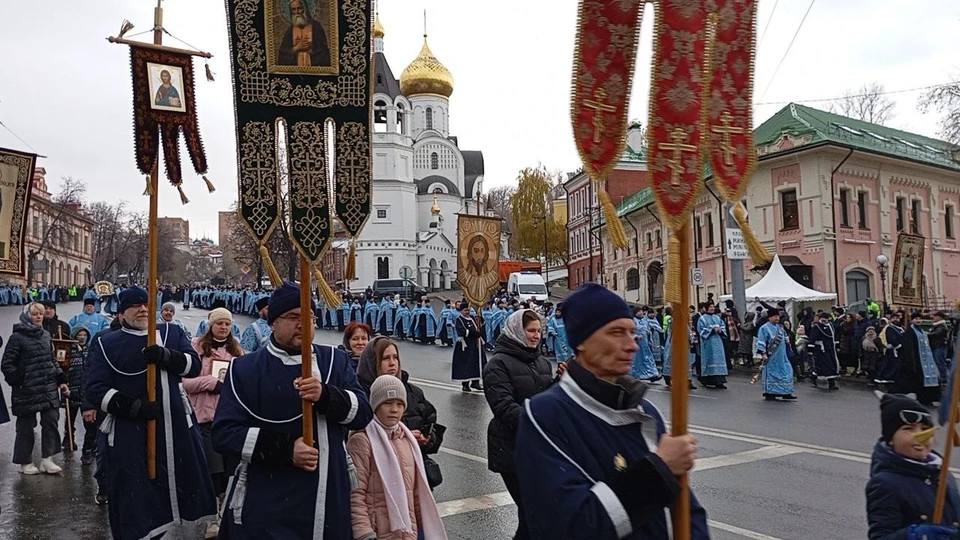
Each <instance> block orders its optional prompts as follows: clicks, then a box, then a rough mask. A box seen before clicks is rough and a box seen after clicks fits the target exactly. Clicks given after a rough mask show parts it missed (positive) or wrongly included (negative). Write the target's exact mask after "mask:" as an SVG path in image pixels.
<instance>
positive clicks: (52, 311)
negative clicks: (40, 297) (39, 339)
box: [41, 300, 70, 339]
mask: <svg viewBox="0 0 960 540" xmlns="http://www.w3.org/2000/svg"><path fill="white" fill-rule="evenodd" d="M41 304H43V329H44V330H46V331H47V332H49V333H50V337H51V338H53V339H70V325H69V324H67V323H65V322H63V321H61V320H60V319H59V318H58V317H57V303H56V302H54V301H53V300H44V301H43V302H41Z"/></svg>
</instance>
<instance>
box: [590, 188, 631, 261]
mask: <svg viewBox="0 0 960 540" xmlns="http://www.w3.org/2000/svg"><path fill="white" fill-rule="evenodd" d="M597 197H598V198H599V199H600V208H602V209H603V219H604V220H606V222H607V232H608V233H609V234H610V243H611V244H612V245H613V249H627V246H628V244H627V233H626V232H625V231H624V230H623V223H620V216H618V215H617V208H616V207H615V206H613V201H611V200H610V194H609V193H607V190H605V189H603V188H600V189H598V190H597Z"/></svg>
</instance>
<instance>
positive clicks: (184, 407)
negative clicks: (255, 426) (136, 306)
mask: <svg viewBox="0 0 960 540" xmlns="http://www.w3.org/2000/svg"><path fill="white" fill-rule="evenodd" d="M157 333H158V334H159V336H160V337H159V339H158V340H157V343H158V344H159V345H162V346H164V347H167V348H170V349H174V350H178V351H180V352H182V353H184V354H186V355H187V358H188V365H187V369H186V371H185V372H184V373H168V372H166V371H164V370H157V381H158V386H159V387H160V388H159V389H158V391H157V401H159V402H160V403H161V405H162V413H161V416H160V418H158V419H157V423H156V426H157V447H156V450H157V477H156V479H154V480H148V479H147V460H146V441H147V438H146V425H147V424H146V422H145V421H143V420H130V419H127V418H121V417H115V416H114V415H112V414H110V415H107V417H106V418H105V419H104V421H103V425H102V427H101V428H100V430H101V431H102V432H103V433H101V435H100V437H101V442H100V445H99V447H100V449H101V450H102V451H103V452H104V459H105V461H106V464H107V466H106V467H105V471H106V476H107V482H106V483H107V485H109V486H110V488H109V497H110V505H109V513H110V529H111V531H112V532H113V537H114V538H116V539H122V540H126V539H133V538H144V537H153V536H156V535H159V534H160V533H162V532H164V531H166V530H169V529H171V528H174V527H176V526H178V525H180V524H181V523H184V522H186V523H189V522H195V521H197V520H201V519H208V518H213V517H215V516H216V513H217V503H216V493H215V492H214V490H213V484H212V483H211V482H210V475H209V473H208V472H207V460H206V457H205V456H204V451H203V441H202V440H201V437H200V428H199V426H198V425H197V419H196V416H195V415H194V414H193V410H192V408H191V407H190V401H189V400H188V399H187V395H186V392H184V390H183V387H182V386H181V384H180V380H181V377H186V378H192V377H196V376H198V375H199V374H200V369H201V367H202V364H201V362H200V358H199V357H198V356H197V353H196V351H195V350H194V349H193V346H192V345H191V344H190V340H189V339H187V336H186V334H184V333H183V331H182V330H181V329H180V327H178V326H176V325H172V324H159V325H157ZM146 345H147V336H146V332H145V331H140V332H138V331H136V330H130V329H127V328H124V329H122V330H117V331H113V332H107V333H104V334H101V335H100V337H99V338H97V339H95V340H94V341H93V343H92V345H91V347H90V356H89V358H88V362H89V367H88V370H87V374H86V375H87V381H86V386H85V389H84V393H85V395H84V397H85V399H86V401H87V402H89V403H92V404H95V405H98V406H99V408H100V414H106V413H107V409H108V406H109V404H110V402H111V400H112V399H114V396H115V394H116V393H117V392H121V393H123V394H126V395H128V396H130V397H133V398H138V399H143V400H146V397H147V375H146V371H147V365H146V362H145V361H144V359H143V356H142V355H141V351H142V350H143V348H144V347H146ZM173 500H175V501H176V504H173V503H172V501H173Z"/></svg>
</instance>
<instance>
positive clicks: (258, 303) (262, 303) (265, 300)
mask: <svg viewBox="0 0 960 540" xmlns="http://www.w3.org/2000/svg"><path fill="white" fill-rule="evenodd" d="M268 304H270V297H269V296H264V297H263V298H261V299H259V300H257V301H256V302H254V303H253V305H254V306H255V307H256V308H257V311H260V310H261V309H263V308H265V307H267V305H268Z"/></svg>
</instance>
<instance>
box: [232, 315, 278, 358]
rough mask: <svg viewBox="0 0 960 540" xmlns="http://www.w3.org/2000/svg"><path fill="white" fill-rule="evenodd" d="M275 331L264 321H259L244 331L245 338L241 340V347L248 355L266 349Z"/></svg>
mask: <svg viewBox="0 0 960 540" xmlns="http://www.w3.org/2000/svg"><path fill="white" fill-rule="evenodd" d="M272 334H273V329H272V328H270V325H269V324H267V321H265V320H263V319H257V320H255V321H253V322H252V323H250V326H248V327H247V329H246V330H244V331H243V337H241V338H240V347H241V348H242V349H243V350H244V351H246V352H247V353H252V352H256V351H258V350H260V348H261V347H265V346H266V345H267V342H268V341H270V336H271V335H272Z"/></svg>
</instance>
